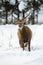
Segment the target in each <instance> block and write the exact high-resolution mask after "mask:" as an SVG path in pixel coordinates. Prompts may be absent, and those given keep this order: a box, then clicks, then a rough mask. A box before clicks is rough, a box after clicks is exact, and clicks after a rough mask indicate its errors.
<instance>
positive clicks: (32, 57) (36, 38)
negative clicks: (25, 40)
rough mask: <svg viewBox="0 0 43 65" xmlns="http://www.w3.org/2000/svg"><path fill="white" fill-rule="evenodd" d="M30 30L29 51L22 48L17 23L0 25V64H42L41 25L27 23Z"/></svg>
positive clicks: (42, 33) (42, 43) (42, 39)
mask: <svg viewBox="0 0 43 65" xmlns="http://www.w3.org/2000/svg"><path fill="white" fill-rule="evenodd" d="M27 26H28V27H30V29H31V30H32V40H31V51H30V52H29V51H28V50H27V49H26V50H24V51H23V50H22V49H21V48H20V46H19V41H18V37H17V30H18V25H13V24H10V25H8V24H7V25H0V65H43V25H27Z"/></svg>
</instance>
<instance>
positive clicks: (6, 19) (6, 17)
mask: <svg viewBox="0 0 43 65" xmlns="http://www.w3.org/2000/svg"><path fill="white" fill-rule="evenodd" d="M7 17H8V11H6V24H7V21H8V20H7Z"/></svg>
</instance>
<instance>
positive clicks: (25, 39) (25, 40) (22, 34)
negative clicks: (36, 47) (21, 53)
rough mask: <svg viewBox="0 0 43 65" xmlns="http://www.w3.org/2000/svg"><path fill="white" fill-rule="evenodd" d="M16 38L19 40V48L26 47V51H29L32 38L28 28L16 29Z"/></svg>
mask: <svg viewBox="0 0 43 65" xmlns="http://www.w3.org/2000/svg"><path fill="white" fill-rule="evenodd" d="M17 34H18V38H19V43H20V47H21V48H23V50H24V47H26V46H27V45H28V50H29V51H30V41H31V38H32V31H31V29H30V28H29V27H27V26H23V27H22V29H20V28H19V29H18V33H17ZM24 44H25V45H24Z"/></svg>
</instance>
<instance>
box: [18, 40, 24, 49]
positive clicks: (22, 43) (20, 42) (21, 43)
mask: <svg viewBox="0 0 43 65" xmlns="http://www.w3.org/2000/svg"><path fill="white" fill-rule="evenodd" d="M19 44H20V47H21V48H23V50H24V42H23V41H22V40H19Z"/></svg>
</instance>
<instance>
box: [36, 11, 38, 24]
mask: <svg viewBox="0 0 43 65" xmlns="http://www.w3.org/2000/svg"><path fill="white" fill-rule="evenodd" d="M36 17H37V24H38V10H37V15H36Z"/></svg>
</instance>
